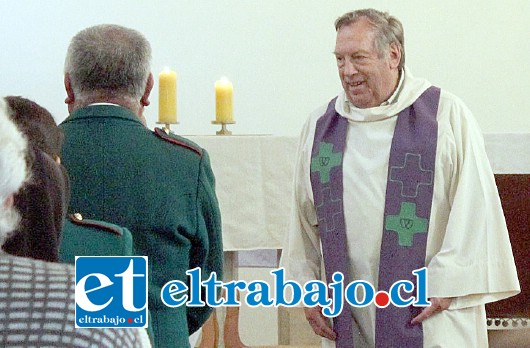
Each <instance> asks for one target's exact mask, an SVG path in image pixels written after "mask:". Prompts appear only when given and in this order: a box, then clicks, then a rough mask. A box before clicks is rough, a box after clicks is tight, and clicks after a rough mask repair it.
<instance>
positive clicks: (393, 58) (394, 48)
mask: <svg viewBox="0 0 530 348" xmlns="http://www.w3.org/2000/svg"><path fill="white" fill-rule="evenodd" d="M388 56H389V61H390V67H391V68H392V69H396V68H397V67H398V66H399V63H400V62H401V49H400V48H399V46H398V45H397V44H396V43H395V42H392V43H391V44H390V49H389V54H388Z"/></svg>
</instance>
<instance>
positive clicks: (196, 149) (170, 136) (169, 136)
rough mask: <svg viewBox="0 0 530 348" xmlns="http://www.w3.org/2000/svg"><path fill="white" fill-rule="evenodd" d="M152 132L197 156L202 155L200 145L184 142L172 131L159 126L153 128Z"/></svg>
mask: <svg viewBox="0 0 530 348" xmlns="http://www.w3.org/2000/svg"><path fill="white" fill-rule="evenodd" d="M154 133H155V134H156V135H157V136H158V137H159V138H162V139H164V140H165V141H167V142H170V143H172V144H175V145H178V146H181V147H184V148H186V149H188V150H191V151H194V152H196V153H197V154H198V155H199V156H202V149H201V148H200V147H196V146H193V145H192V144H190V143H188V142H185V141H184V140H182V139H179V138H177V136H176V135H174V134H172V133H167V132H165V131H164V130H163V129H161V128H155V130H154Z"/></svg>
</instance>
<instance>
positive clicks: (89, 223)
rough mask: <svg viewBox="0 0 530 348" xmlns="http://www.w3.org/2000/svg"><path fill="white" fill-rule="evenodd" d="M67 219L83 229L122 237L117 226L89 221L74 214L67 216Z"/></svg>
mask: <svg viewBox="0 0 530 348" xmlns="http://www.w3.org/2000/svg"><path fill="white" fill-rule="evenodd" d="M68 219H69V220H70V221H71V222H72V223H74V224H76V225H79V226H85V227H93V228H97V229H101V230H104V231H107V232H111V233H114V234H117V235H119V236H123V231H122V229H121V227H119V226H118V225H114V224H111V223H108V222H104V221H99V220H90V219H84V218H83V216H82V215H81V214H79V213H75V214H69V215H68Z"/></svg>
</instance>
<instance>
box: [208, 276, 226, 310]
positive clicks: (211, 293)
mask: <svg viewBox="0 0 530 348" xmlns="http://www.w3.org/2000/svg"><path fill="white" fill-rule="evenodd" d="M203 286H204V287H205V288H206V303H207V304H208V306H210V307H214V308H215V307H219V306H221V305H222V304H223V303H224V301H223V299H221V300H220V301H217V296H216V295H217V290H216V289H215V288H216V286H220V287H221V286H223V282H221V281H218V280H217V273H215V272H212V274H210V278H208V280H206V281H205V282H203Z"/></svg>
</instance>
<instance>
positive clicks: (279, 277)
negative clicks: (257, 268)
mask: <svg viewBox="0 0 530 348" xmlns="http://www.w3.org/2000/svg"><path fill="white" fill-rule="evenodd" d="M271 274H272V275H273V276H274V282H275V285H276V303H275V306H280V305H282V306H285V307H294V306H296V305H298V304H299V303H300V300H301V299H302V288H301V286H300V284H298V283H297V282H293V281H288V282H285V269H283V268H280V269H278V270H276V271H271ZM286 287H291V289H292V291H293V295H292V298H291V302H287V301H286V300H285V288H286Z"/></svg>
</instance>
